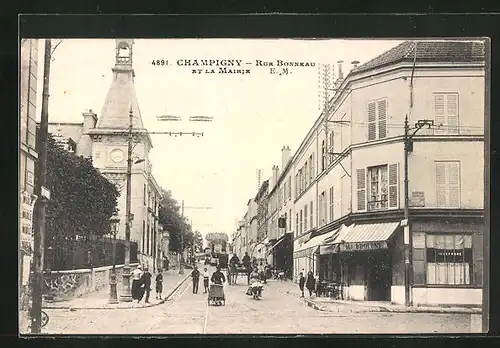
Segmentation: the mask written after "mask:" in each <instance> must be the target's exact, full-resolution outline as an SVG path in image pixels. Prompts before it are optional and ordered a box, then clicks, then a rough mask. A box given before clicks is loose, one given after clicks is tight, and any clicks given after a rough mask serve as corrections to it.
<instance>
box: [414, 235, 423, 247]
mask: <svg viewBox="0 0 500 348" xmlns="http://www.w3.org/2000/svg"><path fill="white" fill-rule="evenodd" d="M413 247H414V248H415V249H424V248H425V233H413Z"/></svg>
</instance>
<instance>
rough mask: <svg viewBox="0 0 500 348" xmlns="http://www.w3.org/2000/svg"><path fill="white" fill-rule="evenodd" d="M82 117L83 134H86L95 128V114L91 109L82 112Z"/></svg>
mask: <svg viewBox="0 0 500 348" xmlns="http://www.w3.org/2000/svg"><path fill="white" fill-rule="evenodd" d="M82 115H83V132H84V133H87V132H88V131H89V130H90V129H93V128H95V125H96V123H97V114H95V113H94V112H93V111H92V109H88V110H85V111H84V112H82Z"/></svg>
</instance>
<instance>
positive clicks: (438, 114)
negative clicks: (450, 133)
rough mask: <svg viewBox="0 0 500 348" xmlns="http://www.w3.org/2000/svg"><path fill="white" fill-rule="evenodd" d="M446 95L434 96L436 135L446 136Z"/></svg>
mask: <svg viewBox="0 0 500 348" xmlns="http://www.w3.org/2000/svg"><path fill="white" fill-rule="evenodd" d="M444 117H445V114H444V94H435V95H434V125H435V126H436V128H435V130H434V134H445V133H446V128H445V124H444V123H445V120H444Z"/></svg>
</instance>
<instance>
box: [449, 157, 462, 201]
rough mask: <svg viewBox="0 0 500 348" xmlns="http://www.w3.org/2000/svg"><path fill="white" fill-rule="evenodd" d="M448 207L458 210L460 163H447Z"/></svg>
mask: <svg viewBox="0 0 500 348" xmlns="http://www.w3.org/2000/svg"><path fill="white" fill-rule="evenodd" d="M447 169H448V195H449V196H448V207H450V208H460V162H448V168H447Z"/></svg>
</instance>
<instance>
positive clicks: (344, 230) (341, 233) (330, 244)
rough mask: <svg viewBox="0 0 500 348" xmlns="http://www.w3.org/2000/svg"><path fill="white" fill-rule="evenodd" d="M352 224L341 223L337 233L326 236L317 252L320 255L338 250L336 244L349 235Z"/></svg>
mask: <svg viewBox="0 0 500 348" xmlns="http://www.w3.org/2000/svg"><path fill="white" fill-rule="evenodd" d="M354 226H355V225H354V224H352V225H350V226H346V225H342V226H340V228H339V229H338V230H337V233H336V234H334V235H332V236H331V237H329V238H326V239H325V241H324V243H323V245H321V246H320V248H319V254H320V255H329V254H334V253H338V252H339V246H338V244H339V243H340V242H341V241H342V240H345V237H346V236H347V235H349V233H350V232H351V231H352V230H353V228H354Z"/></svg>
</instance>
